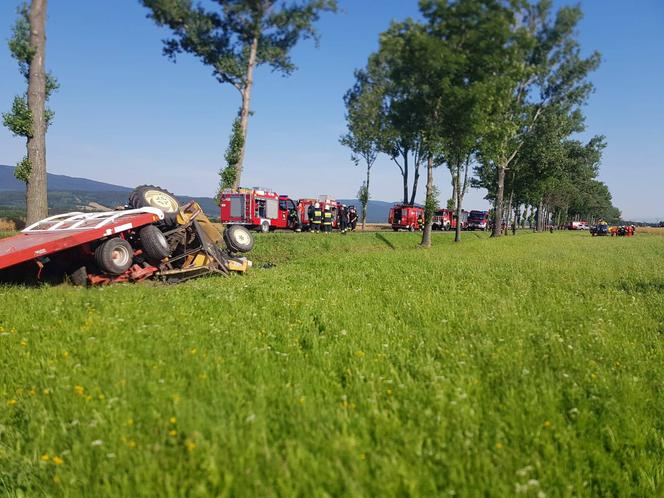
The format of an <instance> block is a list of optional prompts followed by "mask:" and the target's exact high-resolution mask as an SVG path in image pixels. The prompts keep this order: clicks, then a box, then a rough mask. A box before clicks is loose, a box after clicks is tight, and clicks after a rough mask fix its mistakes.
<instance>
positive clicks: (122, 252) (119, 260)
mask: <svg viewBox="0 0 664 498" xmlns="http://www.w3.org/2000/svg"><path fill="white" fill-rule="evenodd" d="M111 259H112V260H113V263H115V264H116V265H118V266H124V265H126V264H127V262H128V261H129V252H128V251H127V250H126V249H125V248H124V247H118V248H116V249H113V252H112V253H111Z"/></svg>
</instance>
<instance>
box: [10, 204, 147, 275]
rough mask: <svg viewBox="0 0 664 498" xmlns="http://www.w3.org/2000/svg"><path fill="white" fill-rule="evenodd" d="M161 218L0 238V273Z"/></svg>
mask: <svg viewBox="0 0 664 498" xmlns="http://www.w3.org/2000/svg"><path fill="white" fill-rule="evenodd" d="M158 219H159V218H158V217H157V216H156V215H154V214H151V213H141V214H131V215H126V216H120V217H119V218H117V219H115V220H113V222H111V223H108V224H107V225H104V226H103V227H100V228H90V227H89V226H87V227H86V226H81V227H78V228H71V229H63V228H61V229H59V230H54V231H47V230H44V231H34V232H28V233H20V234H18V235H15V236H13V237H8V238H6V239H0V270H1V269H4V268H8V267H10V266H14V265H17V264H19V263H23V262H25V261H29V260H31V259H36V258H40V257H43V256H48V255H50V254H54V253H56V252H60V251H63V250H65V249H71V248H72V247H76V246H79V245H83V244H87V243H88V242H92V241H94V240H99V239H103V238H104V237H109V236H111V235H115V234H116V233H122V232H124V231H127V230H131V229H135V228H137V227H141V226H143V225H149V224H150V223H154V222H155V221H157V220H158ZM97 223H98V221H97ZM86 224H87V225H90V223H89V222H86Z"/></svg>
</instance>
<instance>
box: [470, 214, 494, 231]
mask: <svg viewBox="0 0 664 498" xmlns="http://www.w3.org/2000/svg"><path fill="white" fill-rule="evenodd" d="M488 226H489V212H488V211H471V212H470V214H469V215H468V228H469V229H470V230H486V229H487V228H488Z"/></svg>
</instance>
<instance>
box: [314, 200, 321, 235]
mask: <svg viewBox="0 0 664 498" xmlns="http://www.w3.org/2000/svg"><path fill="white" fill-rule="evenodd" d="M311 219H312V222H311V223H312V225H313V231H314V232H316V233H318V232H320V224H321V222H322V221H323V212H322V211H321V209H320V204H318V203H316V204H315V205H314V215H313V216H312V217H311Z"/></svg>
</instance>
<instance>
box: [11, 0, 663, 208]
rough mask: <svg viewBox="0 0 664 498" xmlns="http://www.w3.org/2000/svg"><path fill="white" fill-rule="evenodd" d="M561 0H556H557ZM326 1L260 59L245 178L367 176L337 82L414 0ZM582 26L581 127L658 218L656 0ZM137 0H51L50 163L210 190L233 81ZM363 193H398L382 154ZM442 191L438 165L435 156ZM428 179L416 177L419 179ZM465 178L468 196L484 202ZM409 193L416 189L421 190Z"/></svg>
mask: <svg viewBox="0 0 664 498" xmlns="http://www.w3.org/2000/svg"><path fill="white" fill-rule="evenodd" d="M19 3H20V2H19V1H17V0H2V1H1V2H0V40H2V45H1V46H0V109H1V110H3V111H5V110H7V109H9V107H10V105H11V100H12V98H13V96H14V95H15V94H18V93H20V92H22V91H23V89H24V85H25V84H24V82H23V81H22V78H21V77H20V76H19V74H18V71H17V67H16V63H15V61H14V60H13V59H12V58H11V57H10V54H9V50H8V49H7V48H6V40H7V39H8V38H9V36H10V26H11V24H13V21H14V18H15V10H16V7H17V5H18V4H19ZM561 3H562V2H558V4H559V5H560V4H561ZM341 5H342V9H343V11H342V12H341V13H339V14H337V15H327V16H325V17H324V18H323V19H322V20H321V22H320V24H319V26H318V27H319V30H320V32H321V43H320V47H319V48H316V47H315V46H314V45H313V43H311V42H303V43H301V44H300V45H299V46H298V47H297V48H296V49H295V51H294V53H293V58H294V60H295V62H296V64H297V65H298V67H299V69H298V71H297V72H295V73H294V74H293V75H292V76H291V77H289V78H284V77H282V76H279V75H276V74H273V73H271V72H270V71H269V70H268V69H260V70H259V71H258V73H257V76H256V86H255V90H254V99H253V103H252V109H253V111H254V113H255V114H254V116H253V118H252V119H251V121H250V125H249V126H250V128H249V138H248V150H247V158H246V163H245V174H244V175H243V182H242V183H243V184H244V185H247V186H252V185H261V186H267V187H271V188H272V189H274V190H276V191H278V192H280V193H287V194H290V195H291V196H293V197H304V196H311V195H317V194H323V193H330V194H335V195H337V196H338V197H340V198H342V197H352V196H354V195H355V193H356V192H357V189H358V187H359V185H360V184H361V182H362V179H363V177H364V170H363V168H360V167H357V166H355V165H353V164H352V163H351V161H350V156H349V153H348V151H347V150H346V149H345V148H343V147H342V146H341V145H339V143H338V137H339V136H340V135H341V134H342V133H343V132H344V129H345V122H344V107H343V102H342V97H343V94H344V93H345V91H346V90H347V89H348V88H349V87H350V86H351V85H352V83H353V70H354V69H355V68H358V67H362V66H363V65H364V64H365V63H366V59H367V56H368V55H369V54H370V53H371V52H372V51H374V50H375V49H376V48H377V42H378V35H379V33H380V32H381V31H383V30H385V29H386V28H387V26H388V24H389V22H390V21H391V20H393V19H395V20H400V19H404V18H406V17H408V16H416V15H417V1H416V0H341ZM581 5H582V7H583V10H584V13H585V18H584V20H583V22H582V24H581V27H580V38H581V41H582V45H583V48H584V50H585V51H588V52H590V51H591V50H594V49H597V50H599V51H600V52H601V53H602V55H603V64H602V66H601V68H600V69H599V71H597V72H596V73H595V74H594V75H593V76H592V80H593V82H594V83H595V85H596V92H595V93H594V94H593V96H592V97H591V99H590V102H589V104H588V106H587V108H586V113H587V116H588V119H587V124H588V131H587V135H588V136H590V135H594V134H604V135H606V136H607V141H608V148H607V149H606V151H605V155H604V160H603V164H602V169H601V175H600V177H601V179H602V180H603V181H605V182H606V183H607V184H608V185H609V187H610V189H611V191H612V193H613V194H614V202H615V204H616V205H617V206H618V207H619V208H620V209H622V211H623V214H624V215H625V216H626V217H628V218H664V202H663V201H662V197H663V196H662V190H663V186H664V160H663V157H664V57H662V54H661V50H662V49H663V48H664V2H662V1H661V0H634V1H632V2H625V1H617V0H586V1H582V2H581ZM145 14H146V12H145V10H144V9H143V8H142V7H140V5H139V4H138V1H135V0H115V1H113V2H103V1H89V0H67V1H66V2H62V1H52V2H49V19H48V25H47V36H48V42H47V54H46V60H47V66H48V68H49V69H50V70H51V71H52V72H53V73H54V74H55V75H56V76H57V78H58V79H59V81H60V84H61V89H60V90H59V92H58V93H57V94H55V95H54V96H53V97H52V100H51V107H52V108H53V109H54V110H55V112H56V116H55V122H54V124H53V125H52V127H51V129H50V130H49V133H48V137H47V157H48V169H49V171H51V172H53V173H59V174H67V175H72V176H84V177H87V178H92V179H96V180H101V181H107V182H111V183H116V184H121V185H127V186H133V185H137V184H141V183H154V184H160V185H162V186H165V187H167V188H169V189H170V190H172V191H174V192H176V193H187V194H191V195H208V196H211V195H213V194H214V192H215V188H216V185H217V175H216V172H217V170H218V168H219V166H220V165H221V164H222V163H223V153H224V150H225V148H226V145H227V142H228V135H229V130H230V124H231V122H232V120H233V117H234V116H235V114H236V112H237V109H238V107H239V104H240V98H239V94H238V93H237V91H236V90H235V89H234V88H232V87H230V86H228V85H220V84H218V83H217V82H216V81H215V80H214V79H213V78H212V76H211V75H210V70H209V69H208V68H206V67H204V66H203V65H202V64H200V63H199V62H198V61H196V60H194V59H193V58H191V57H188V56H184V57H181V58H180V59H179V60H178V62H177V64H173V63H171V62H169V61H168V60H167V59H166V58H165V57H163V56H162V55H161V39H162V38H163V37H164V36H165V35H166V32H165V31H163V30H161V29H159V28H157V27H156V26H154V24H153V23H152V21H150V20H149V19H147V18H146V17H145ZM24 153H25V145H24V142H23V141H22V140H21V139H19V138H15V137H12V135H11V134H10V133H9V132H8V130H7V129H6V128H0V164H10V165H13V164H15V163H16V162H17V161H18V160H19V159H20V158H21V157H22V156H23V155H24ZM373 172H374V173H373V177H372V182H373V185H372V187H373V188H372V198H374V199H378V200H387V201H392V200H397V199H399V197H400V188H401V187H400V176H399V173H398V170H397V168H396V166H394V165H393V164H392V163H391V162H390V161H389V159H387V158H381V159H380V160H379V161H378V163H377V164H376V166H375V167H374V169H373ZM436 181H437V183H438V185H439V187H440V189H441V198H443V199H445V198H447V197H449V195H450V187H449V174H448V173H447V172H446V170H444V169H440V171H437V172H436ZM423 191H424V182H423V181H422V182H421V184H420V192H421V194H423ZM483 195H484V194H483V193H482V192H481V191H472V192H471V193H470V194H469V196H468V198H467V205H468V208H469V209H470V208H474V209H480V208H485V207H487V205H486V201H484V200H483V199H482V198H483ZM420 197H421V196H420Z"/></svg>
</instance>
